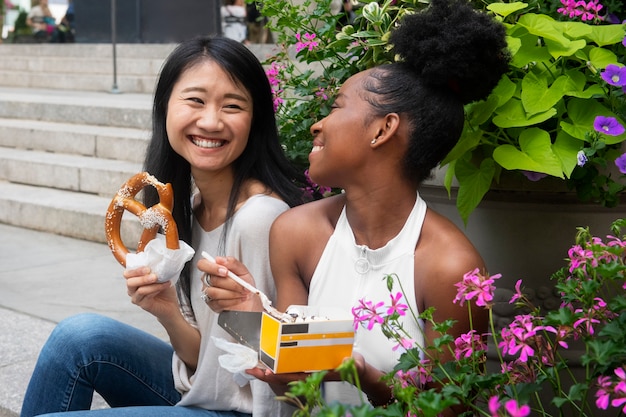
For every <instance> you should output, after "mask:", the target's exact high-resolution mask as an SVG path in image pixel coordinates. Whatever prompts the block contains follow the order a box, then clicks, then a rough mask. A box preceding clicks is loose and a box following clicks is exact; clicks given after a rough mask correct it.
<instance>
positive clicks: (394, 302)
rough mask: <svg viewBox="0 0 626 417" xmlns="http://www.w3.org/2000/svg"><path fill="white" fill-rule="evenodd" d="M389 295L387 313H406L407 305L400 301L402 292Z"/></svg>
mask: <svg viewBox="0 0 626 417" xmlns="http://www.w3.org/2000/svg"><path fill="white" fill-rule="evenodd" d="M389 297H391V305H390V306H389V308H388V309H387V315H388V316H391V315H393V314H395V313H397V314H398V315H400V316H404V315H406V310H408V308H409V306H408V305H406V304H403V303H401V302H400V301H401V300H402V292H398V293H396V295H393V294H389Z"/></svg>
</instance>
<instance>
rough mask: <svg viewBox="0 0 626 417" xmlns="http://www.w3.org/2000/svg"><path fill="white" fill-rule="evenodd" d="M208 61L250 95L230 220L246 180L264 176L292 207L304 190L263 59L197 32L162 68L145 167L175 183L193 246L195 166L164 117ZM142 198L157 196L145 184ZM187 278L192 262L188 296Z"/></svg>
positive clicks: (178, 213)
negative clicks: (188, 76)
mask: <svg viewBox="0 0 626 417" xmlns="http://www.w3.org/2000/svg"><path fill="white" fill-rule="evenodd" d="M204 60H211V61H212V62H215V63H216V64H217V65H219V66H220V67H221V68H222V69H223V70H224V71H225V72H226V73H227V74H229V75H230V76H231V77H232V79H233V81H234V82H235V83H237V84H239V85H241V86H243V87H244V88H245V89H246V90H247V91H248V92H249V94H250V96H251V97H252V106H253V111H252V124H251V128H250V137H249V138H248V144H247V146H246V148H245V150H244V151H243V153H242V154H241V155H240V156H239V158H237V159H236V160H235V161H234V162H233V171H234V176H235V178H234V183H233V188H232V191H231V194H230V199H229V203H228V211H227V214H226V219H227V225H228V221H229V220H230V219H231V217H232V216H233V214H234V212H235V206H236V203H237V200H238V197H239V193H240V192H241V187H242V185H243V184H244V182H245V181H246V180H248V179H257V180H259V181H261V182H262V183H263V184H265V185H266V186H267V187H268V188H269V189H270V190H272V191H274V192H275V193H276V194H278V195H279V196H280V197H281V198H282V199H283V200H284V201H285V202H286V203H287V204H288V205H289V206H291V207H293V206H295V205H298V204H300V203H302V202H303V200H302V198H303V191H302V190H301V189H300V188H299V187H298V185H297V184H301V183H303V178H301V176H300V174H299V173H298V172H297V171H296V170H295V168H294V167H293V166H292V165H291V164H290V162H289V161H288V160H287V158H286V157H285V155H284V153H283V150H282V148H281V146H280V143H279V139H278V130H277V127H276V120H275V117H274V107H273V102H272V92H271V87H270V85H269V81H268V79H267V76H266V75H265V71H264V69H263V66H262V65H261V63H260V62H259V60H258V59H257V58H256V56H255V55H254V54H253V53H252V52H250V50H248V48H246V47H245V46H243V45H242V44H241V43H239V42H236V41H234V40H231V39H228V38H222V37H198V38H194V39H191V40H188V41H185V42H183V43H181V44H180V45H178V47H177V48H176V49H174V51H172V53H171V54H170V55H169V57H168V58H167V60H166V61H165V63H164V65H163V67H162V69H161V74H160V76H159V80H158V82H157V85H156V90H155V94H154V105H153V109H152V138H151V140H150V143H149V145H148V149H147V152H146V158H145V161H144V170H145V171H147V172H149V173H150V174H152V175H154V176H155V177H156V178H157V179H158V180H159V181H161V182H164V183H171V184H172V188H173V189H174V209H173V213H172V214H173V217H174V220H175V221H176V224H177V226H178V231H179V235H180V238H181V239H182V240H184V241H185V242H187V243H188V244H190V245H191V226H192V216H193V211H192V206H191V193H192V177H191V167H190V165H189V163H188V162H187V161H186V160H185V159H184V158H182V157H181V156H180V155H178V154H177V153H176V152H175V151H174V149H172V147H171V146H170V143H169V140H168V137H167V131H166V124H165V122H166V118H167V104H168V101H169V99H170V95H171V94H172V89H173V87H174V84H176V82H177V81H178V80H179V79H180V77H181V75H182V74H183V73H184V72H185V71H186V70H187V69H189V68H190V67H192V66H194V65H196V64H198V63H199V62H202V61H204ZM144 202H145V204H146V206H151V205H154V204H155V203H157V202H158V196H157V195H156V193H155V192H153V190H152V189H151V188H146V192H145V195H144ZM226 229H227V228H226ZM225 238H226V234H224V239H225ZM189 277H190V271H189V264H188V265H187V266H186V267H185V269H184V270H183V273H182V276H181V279H180V280H179V283H180V285H181V287H182V289H183V293H184V294H185V295H186V296H187V297H189V293H190V286H189Z"/></svg>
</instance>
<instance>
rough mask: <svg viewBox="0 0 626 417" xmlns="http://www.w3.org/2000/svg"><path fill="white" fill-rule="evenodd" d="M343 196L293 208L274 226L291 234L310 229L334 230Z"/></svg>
mask: <svg viewBox="0 0 626 417" xmlns="http://www.w3.org/2000/svg"><path fill="white" fill-rule="evenodd" d="M343 204H344V200H343V196H340V195H338V196H333V197H328V198H324V199H321V200H317V201H312V202H310V203H306V204H303V205H300V206H297V207H293V208H291V209H289V210H287V211H286V212H284V213H282V214H281V215H280V216H278V218H277V219H276V221H275V222H274V226H275V228H276V229H280V230H284V231H285V232H289V231H291V233H294V232H298V231H306V230H308V229H316V230H320V229H321V230H324V229H326V228H328V227H330V228H333V229H334V225H335V224H336V223H337V219H338V218H339V214H340V213H341V209H342V207H343Z"/></svg>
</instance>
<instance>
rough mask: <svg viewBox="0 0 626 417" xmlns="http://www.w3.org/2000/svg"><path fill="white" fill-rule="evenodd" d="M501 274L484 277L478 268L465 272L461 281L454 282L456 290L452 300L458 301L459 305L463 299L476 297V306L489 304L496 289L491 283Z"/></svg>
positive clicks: (467, 299)
mask: <svg viewBox="0 0 626 417" xmlns="http://www.w3.org/2000/svg"><path fill="white" fill-rule="evenodd" d="M501 276H502V275H501V274H497V275H492V276H490V277H489V276H487V277H485V276H484V275H481V274H480V273H479V272H478V268H476V269H474V270H473V271H470V272H467V273H466V274H465V275H463V281H461V282H459V283H457V284H454V286H455V287H457V288H458V291H457V295H456V297H455V298H454V301H453V302H454V303H456V302H457V301H458V302H459V304H460V305H463V304H464V303H465V301H471V300H472V299H474V298H476V305H477V306H479V307H486V306H489V305H490V304H491V301H493V292H494V291H495V289H496V287H495V286H494V285H493V283H494V282H495V280H496V279H498V278H500V277H501Z"/></svg>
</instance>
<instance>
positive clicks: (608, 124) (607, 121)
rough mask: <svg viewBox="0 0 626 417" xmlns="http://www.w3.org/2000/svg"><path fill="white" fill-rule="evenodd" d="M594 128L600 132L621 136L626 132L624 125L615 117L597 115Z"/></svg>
mask: <svg viewBox="0 0 626 417" xmlns="http://www.w3.org/2000/svg"><path fill="white" fill-rule="evenodd" d="M593 128H594V129H595V130H596V131H597V132H600V133H604V134H605V135H610V136H619V135H621V134H622V133H624V126H622V125H621V124H620V123H619V122H618V121H617V119H616V118H615V117H604V116H596V118H595V120H594V121H593Z"/></svg>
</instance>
